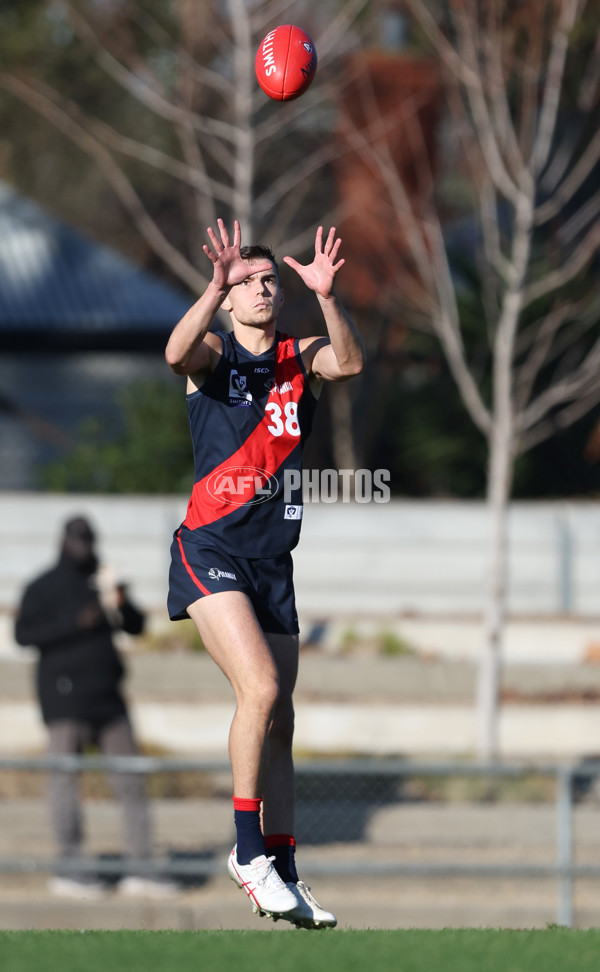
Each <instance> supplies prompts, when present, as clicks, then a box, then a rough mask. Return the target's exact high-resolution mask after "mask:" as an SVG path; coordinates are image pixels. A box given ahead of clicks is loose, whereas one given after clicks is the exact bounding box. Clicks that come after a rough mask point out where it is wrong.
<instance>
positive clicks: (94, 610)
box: [15, 516, 175, 898]
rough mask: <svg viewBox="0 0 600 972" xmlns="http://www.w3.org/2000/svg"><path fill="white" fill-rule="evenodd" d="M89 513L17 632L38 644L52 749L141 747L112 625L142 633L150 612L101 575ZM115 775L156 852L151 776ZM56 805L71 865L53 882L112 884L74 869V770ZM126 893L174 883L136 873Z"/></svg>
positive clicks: (78, 886) (59, 890)
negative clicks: (147, 782)
mask: <svg viewBox="0 0 600 972" xmlns="http://www.w3.org/2000/svg"><path fill="white" fill-rule="evenodd" d="M95 542H96V538H95V535H94V531H93V530H92V527H91V525H90V523H89V522H88V520H86V519H85V518H84V517H81V516H78V517H74V518H73V519H70V520H69V521H68V522H67V523H66V524H65V528H64V535H63V539H62V547H61V552H60V558H59V561H58V563H57V564H56V566H55V567H53V568H52V569H51V570H49V571H47V572H46V573H44V574H42V575H41V576H40V577H38V578H36V579H35V580H33V581H32V582H31V583H30V584H29V585H28V586H27V588H26V590H25V592H24V594H23V598H22V601H21V605H20V607H19V610H18V613H17V618H16V624H15V635H16V639H17V641H18V643H19V644H21V645H33V646H35V647H36V648H37V649H38V651H39V659H38V664H37V671H36V688H37V695H38V699H39V703H40V707H41V711H42V718H43V720H44V722H45V723H46V726H47V729H48V753H49V755H51V756H62V755H70V754H74V753H81V752H82V751H83V750H84V749H85V747H87V746H89V745H90V744H92V743H93V744H96V745H97V746H98V747H99V749H100V751H101V752H102V753H103V754H105V755H111V756H133V755H137V754H138V752H139V750H138V747H137V744H136V741H135V738H134V734H133V730H132V726H131V722H130V719H129V715H128V711H127V705H126V702H125V699H124V697H123V695H122V692H121V687H120V685H121V680H122V678H123V675H124V667H123V663H122V661H121V658H120V656H119V653H118V651H117V648H116V647H115V643H114V639H113V633H114V632H115V631H117V630H123V631H126V632H128V633H129V634H132V635H136V634H140V633H141V632H142V630H143V627H144V616H143V614H142V613H141V611H139V610H138V608H137V607H135V605H134V604H133V603H132V602H131V601H130V599H129V597H128V594H127V590H126V588H125V586H124V585H122V584H120V585H115V584H110V585H106V584H105V583H103V582H102V572H101V570H100V569H99V567H100V565H99V563H98V558H97V555H96V549H95ZM110 781H111V785H112V787H113V789H114V791H115V793H116V795H117V796H118V798H119V799H120V801H121V803H122V807H123V813H124V824H125V843H126V851H127V855H128V856H129V857H131V858H133V859H138V860H144V859H148V858H150V856H151V834H150V820H149V810H148V802H147V798H146V794H145V787H144V782H143V778H142V776H141V775H139V774H134V773H113V774H111V775H110ZM48 797H49V805H50V815H51V820H52V825H53V829H54V832H55V835H56V840H57V843H58V848H59V855H60V858H61V861H62V862H64V864H65V866H64V867H61V868H60V869H59V872H58V873H57V874H56V875H55V876H54V877H53V878H52V880H51V882H50V887H51V889H52V890H53V891H54V892H55V893H56V894H59V895H63V896H76V897H88V898H89V897H99V896H100V895H102V894H103V893H104V892H105V891H106V890H107V887H106V885H105V884H104V883H103V882H102V881H100V880H99V879H98V878H97V877H96V876H94V875H93V874H91V873H90V872H89V871H86V870H83V869H82V870H81V871H79V870H73V864H71V866H69V863H70V861H75V860H80V859H81V857H82V847H83V826H82V812H81V804H80V800H79V792H78V778H77V775H76V774H74V773H64V772H52V773H49V775H48ZM119 888H120V890H121V891H122V892H123V893H128V894H142V895H153V896H155V895H157V894H168V893H172V892H173V891H174V890H175V886H174V885H172V884H171V883H170V882H166V881H163V880H160V881H159V880H150V879H148V878H144V877H143V876H141V875H136V874H128V875H127V876H126V877H124V878H123V880H122V881H121V882H120V884H119Z"/></svg>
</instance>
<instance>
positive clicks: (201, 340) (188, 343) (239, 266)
mask: <svg viewBox="0 0 600 972" xmlns="http://www.w3.org/2000/svg"><path fill="white" fill-rule="evenodd" d="M217 224H218V231H219V232H218V235H217V233H216V232H215V231H214V230H213V229H212V227H210V226H209V227H208V229H207V233H208V237H209V239H210V241H211V243H212V249H211V247H210V246H208V245H207V244H205V245H204V246H203V248H202V249H203V250H204V252H205V254H206V256H207V257H208V259H209V260H210V261H211V263H212V267H213V275H212V280H211V281H210V283H209V284H208V286H207V288H206V290H205V291H204V293H203V294H202V296H201V297H200V298H199V299H198V300H197V301H196V303H195V304H193V305H192V307H190V309H189V310H188V311H187V313H186V314H184V316H183V317H182V318H181V320H180V321H179V323H178V324H177V325H176V326H175V328H174V330H173V333H172V334H171V337H170V338H169V341H168V343H167V347H166V350H165V358H166V361H167V364H168V365H169V367H170V368H171V370H172V371H174V372H175V374H176V375H188V376H190V375H194V374H197V373H198V372H203V371H207V370H213V369H214V367H215V365H216V362H217V361H218V358H219V354H220V351H221V342H220V340H219V338H218V337H217V336H216V335H215V334H213V333H212V332H211V331H210V330H209V328H210V326H211V324H212V322H213V320H214V318H215V315H216V314H217V312H218V310H219V308H220V307H221V304H222V303H223V301H224V300H225V299H226V297H227V295H228V294H229V292H230V290H231V288H232V287H235V286H236V285H237V284H239V283H241V282H242V281H243V280H245V279H246V278H247V277H249V276H251V275H252V274H254V273H257V272H261V271H265V270H271V265H270V264H268V263H267V264H265V265H264V266H252V267H250V266H249V265H248V263H245V262H244V261H243V260H242V258H241V256H240V245H241V231H240V224H239V222H238V220H237V219H236V220H235V222H234V228H233V242H231V240H230V237H229V233H228V232H227V229H226V227H225V224H224V222H223V220H222V219H219V220H218V221H217Z"/></svg>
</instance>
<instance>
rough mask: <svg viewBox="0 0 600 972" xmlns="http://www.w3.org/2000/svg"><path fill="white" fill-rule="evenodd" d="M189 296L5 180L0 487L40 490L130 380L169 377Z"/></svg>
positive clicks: (110, 415)
mask: <svg viewBox="0 0 600 972" xmlns="http://www.w3.org/2000/svg"><path fill="white" fill-rule="evenodd" d="M192 299H193V298H192V297H190V296H189V295H187V294H185V293H183V292H179V291H177V290H176V289H175V288H173V287H170V286H168V285H166V284H165V283H163V282H162V281H159V280H157V279H156V278H154V277H153V276H152V275H151V274H149V273H148V272H146V271H144V270H142V269H140V268H139V267H136V266H135V265H134V264H133V263H131V262H130V261H129V260H127V259H125V258H124V257H122V256H120V255H119V254H118V253H116V252H114V251H113V250H111V249H109V248H108V247H106V246H101V245H99V244H97V243H95V242H94V241H92V240H90V239H88V238H86V237H85V236H83V235H82V234H81V233H78V232H76V231H75V230H74V229H72V228H71V227H69V226H67V225H65V224H64V223H62V222H60V221H59V220H58V219H56V218H55V217H53V216H52V215H51V214H49V213H48V212H46V211H45V210H44V209H42V208H41V207H40V206H38V205H37V204H35V203H33V202H31V201H30V200H27V199H25V198H23V197H22V196H20V195H18V194H17V193H16V192H15V191H14V190H13V189H11V188H10V187H9V186H8V185H6V183H3V182H0V352H1V354H0V489H2V490H21V489H35V488H36V486H37V485H38V482H37V474H36V471H37V469H38V467H39V466H40V464H43V463H44V462H46V461H48V460H50V459H52V458H54V457H55V456H57V455H59V454H60V453H61V451H64V449H65V448H68V447H69V444H70V442H71V441H72V437H73V435H74V433H75V430H76V428H77V426H78V424H79V423H80V421H81V419H82V418H84V417H85V416H87V415H93V416H96V417H98V418H100V419H101V420H102V421H106V422H111V421H114V420H116V417H117V408H116V405H115V401H114V400H115V394H116V393H117V392H118V391H119V390H120V389H121V388H123V387H124V386H125V385H127V384H129V383H131V382H132V381H136V380H140V379H150V378H160V379H162V380H165V381H169V380H172V379H173V376H171V374H170V372H169V371H168V369H167V368H166V367H165V365H164V358H163V349H164V346H165V343H166V340H167V337H168V335H169V333H170V331H171V329H172V327H173V325H174V324H175V323H176V322H177V321H178V320H179V318H180V317H181V316H182V314H184V313H185V311H186V310H187V308H188V307H189V305H190V303H191V301H192ZM175 380H176V379H175Z"/></svg>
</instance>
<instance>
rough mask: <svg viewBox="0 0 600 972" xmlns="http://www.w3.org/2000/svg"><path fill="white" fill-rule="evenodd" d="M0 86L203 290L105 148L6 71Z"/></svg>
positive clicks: (188, 279) (158, 250)
mask: <svg viewBox="0 0 600 972" xmlns="http://www.w3.org/2000/svg"><path fill="white" fill-rule="evenodd" d="M0 86H2V87H3V88H4V89H5V90H6V91H9V92H10V93H11V94H13V95H14V96H15V97H17V98H18V99H19V100H20V101H22V102H24V103H25V104H27V105H28V106H29V107H31V108H33V109H34V110H35V111H37V112H38V113H39V114H40V115H42V116H43V117H44V118H46V119H47V120H48V121H49V122H51V123H52V124H53V125H54V126H55V127H56V128H57V129H58V130H59V131H61V132H62V133H63V134H64V135H66V136H67V137H68V138H69V139H70V140H71V141H72V142H73V143H74V144H75V145H77V146H78V148H80V149H81V150H82V151H84V152H85V153H86V154H87V155H88V156H89V157H91V158H92V159H93V160H94V161H95V163H96V164H97V165H98V167H99V168H100V170H101V171H102V172H103V174H104V176H105V177H106V179H107V180H108V181H109V182H110V184H111V185H112V187H113V189H114V191H115V192H116V194H117V196H118V197H119V199H120V200H121V202H122V204H123V206H124V207H125V208H126V210H127V211H128V212H129V214H130V216H131V218H132V219H133V221H134V223H135V224H136V225H137V227H138V230H139V232H140V234H141V235H142V237H143V238H144V239H145V240H146V242H147V243H148V245H149V246H150V247H151V249H152V250H153V251H154V252H155V253H156V254H157V255H158V256H159V257H160V258H161V259H162V260H164V262H165V264H167V266H169V267H170V268H171V269H172V270H173V272H174V273H175V274H176V275H177V276H178V277H179V278H180V279H181V280H182V281H183V282H184V283H185V284H186V285H187V286H188V287H190V289H191V290H192V291H196V292H197V293H201V292H202V291H203V290H204V289H205V287H206V283H207V281H206V278H205V277H204V276H203V275H202V274H200V273H198V271H197V270H196V269H195V268H194V267H193V266H192V265H191V264H190V263H189V262H188V261H187V260H186V259H185V257H184V256H183V255H182V254H181V253H180V252H179V251H178V250H176V249H175V247H174V246H172V245H171V243H169V241H168V240H167V239H166V237H165V236H164V235H163V233H162V232H161V231H160V229H159V228H158V225H157V224H156V223H155V221H154V220H153V219H152V218H151V216H150V215H149V213H148V212H147V210H146V209H145V207H144V205H143V203H142V201H141V199H140V198H139V196H138V195H137V193H136V191H135V189H134V188H133V185H132V184H131V182H130V181H129V179H128V178H127V176H126V175H125V173H124V172H123V170H122V169H121V168H120V167H119V166H118V165H117V164H116V163H115V161H114V159H113V157H112V155H111V154H110V153H109V152H108V151H107V150H106V148H105V147H104V146H103V145H102V144H101V143H100V142H99V141H98V140H97V139H96V138H94V136H93V135H91V134H90V133H89V132H88V131H86V129H85V128H84V127H83V126H82V125H81V124H80V123H79V121H77V120H76V118H74V117H71V115H69V114H67V112H66V111H65V110H64V109H63V108H62V107H59V106H58V105H57V104H55V103H54V102H53V101H51V100H50V99H49V98H48V97H47V96H44V95H43V94H42V92H41V91H39V90H36V89H35V88H33V87H32V86H30V85H27V84H25V83H24V82H23V81H20V80H19V79H17V78H15V77H14V76H13V75H10V74H7V73H5V72H0ZM40 87H41V86H40Z"/></svg>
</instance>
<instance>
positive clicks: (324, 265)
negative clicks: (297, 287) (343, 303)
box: [283, 226, 345, 298]
mask: <svg viewBox="0 0 600 972" xmlns="http://www.w3.org/2000/svg"><path fill="white" fill-rule="evenodd" d="M341 242H342V241H341V239H340V237H339V236H338V237H337V238H336V235H335V226H332V227H331V229H330V230H329V233H328V234H327V239H326V240H325V242H323V227H322V226H319V228H318V230H317V235H316V238H315V258H314V260H313V262H312V263H309V264H307V265H306V266H304V265H303V264H301V263H298V261H297V260H294V259H293V258H292V257H288V256H286V257H284V258H283V262H284V263H287V265H288V267H291V268H292V270H295V271H296V273H297V274H299V276H300V277H302V280H303V281H304V283H305V284H306V286H307V287H310V289H311V290H314V291H315V293H317V294H319V295H320V296H321V297H325V298H326V297H331V294H332V292H333V283H334V280H335V275H336V273H337V272H338V270H339V269H340V267H341V266H343V265H344V263H345V260H344V259H343V258H342V259H340V260H337V255H338V250H339V248H340V245H341ZM336 260H337V262H336Z"/></svg>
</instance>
